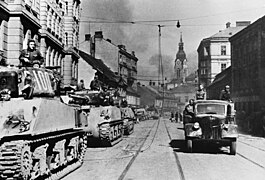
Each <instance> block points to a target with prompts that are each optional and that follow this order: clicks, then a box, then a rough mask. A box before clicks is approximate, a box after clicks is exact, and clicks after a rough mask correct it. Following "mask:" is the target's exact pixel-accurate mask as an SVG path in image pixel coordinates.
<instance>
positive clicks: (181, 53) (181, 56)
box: [176, 33, 186, 62]
mask: <svg viewBox="0 0 265 180" xmlns="http://www.w3.org/2000/svg"><path fill="white" fill-rule="evenodd" d="M176 59H179V60H180V61H181V62H183V61H184V60H185V59H186V53H185V52H184V43H183V40H182V33H181V34H180V42H179V50H178V52H177V54H176Z"/></svg>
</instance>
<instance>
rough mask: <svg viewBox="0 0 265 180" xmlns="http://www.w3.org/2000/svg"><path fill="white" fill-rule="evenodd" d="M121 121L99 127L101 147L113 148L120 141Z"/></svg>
mask: <svg viewBox="0 0 265 180" xmlns="http://www.w3.org/2000/svg"><path fill="white" fill-rule="evenodd" d="M123 134H124V132H123V121H122V120H121V121H115V122H111V123H103V124H101V125H100V126H99V137H100V140H101V142H102V145H103V146H114V145H115V144H117V143H118V142H120V141H121V140H122V137H123Z"/></svg>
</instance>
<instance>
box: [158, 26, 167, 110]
mask: <svg viewBox="0 0 265 180" xmlns="http://www.w3.org/2000/svg"><path fill="white" fill-rule="evenodd" d="M161 27H164V26H161V25H158V32H159V34H158V56H159V58H158V61H159V65H158V84H159V83H160V76H161V82H162V85H163V87H162V107H161V114H162V115H163V114H164V98H165V84H164V72H163V61H162V52H161ZM159 89H160V88H159V86H158V90H159Z"/></svg>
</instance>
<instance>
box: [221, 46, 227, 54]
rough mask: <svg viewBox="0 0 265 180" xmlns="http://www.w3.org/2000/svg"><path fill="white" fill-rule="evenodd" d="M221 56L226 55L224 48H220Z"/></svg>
mask: <svg viewBox="0 0 265 180" xmlns="http://www.w3.org/2000/svg"><path fill="white" fill-rule="evenodd" d="M221 55H226V46H221Z"/></svg>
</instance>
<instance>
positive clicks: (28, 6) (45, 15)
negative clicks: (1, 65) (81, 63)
mask: <svg viewBox="0 0 265 180" xmlns="http://www.w3.org/2000/svg"><path fill="white" fill-rule="evenodd" d="M0 9H1V11H0V13H1V17H0V20H1V21H0V22H1V29H0V30H1V31H0V33H1V38H0V52H1V53H0V54H1V58H2V59H5V60H6V62H7V64H9V65H15V66H16V65H18V64H19V60H18V57H19V54H20V51H21V50H22V49H25V48H27V43H28V40H29V39H34V40H35V42H36V44H37V48H39V49H40V52H41V54H42V56H43V57H44V59H45V62H44V66H45V67H47V68H52V69H55V71H57V72H58V73H60V74H61V75H62V76H63V81H62V82H63V84H64V85H66V86H67V85H76V82H77V76H78V74H77V66H78V58H79V56H78V54H77V53H76V52H77V49H78V32H79V19H80V0H13V1H8V0H5V1H1V2H0Z"/></svg>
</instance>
